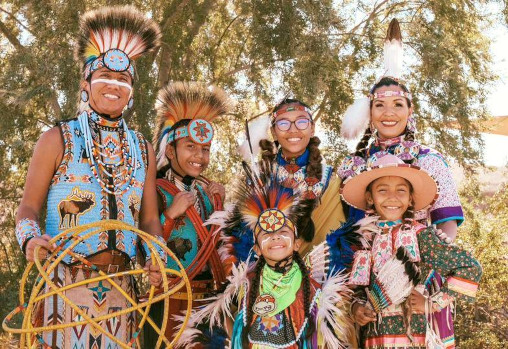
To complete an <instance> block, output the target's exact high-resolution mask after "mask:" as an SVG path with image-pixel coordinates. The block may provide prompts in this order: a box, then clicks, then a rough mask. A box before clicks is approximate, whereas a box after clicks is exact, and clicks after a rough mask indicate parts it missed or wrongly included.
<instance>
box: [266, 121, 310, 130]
mask: <svg viewBox="0 0 508 349" xmlns="http://www.w3.org/2000/svg"><path fill="white" fill-rule="evenodd" d="M311 122H312V120H310V119H307V118H301V119H296V120H295V121H289V120H287V119H281V120H277V121H275V126H276V127H277V129H278V130H279V131H289V129H290V128H291V124H295V127H296V129H297V130H300V131H303V130H306V129H308V128H309V125H310V124H311Z"/></svg>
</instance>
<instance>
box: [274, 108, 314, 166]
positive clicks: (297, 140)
mask: <svg viewBox="0 0 508 349" xmlns="http://www.w3.org/2000/svg"><path fill="white" fill-rule="evenodd" d="M277 123H282V125H280V126H282V127H280V128H282V129H285V127H284V126H286V127H287V123H291V124H290V125H289V126H290V127H289V129H288V130H287V131H282V130H281V129H279V126H277ZM306 123H307V128H306V129H304V130H299V129H298V127H299V128H304V127H305V124H306ZM284 124H286V125H284ZM297 125H298V127H297ZM271 130H272V135H273V138H274V139H275V140H277V141H278V142H279V144H280V146H281V147H282V155H284V157H285V158H287V159H292V158H296V157H298V156H300V155H302V154H303V153H304V152H305V149H306V148H307V146H308V145H309V141H310V138H311V137H312V136H314V123H313V122H312V121H311V119H310V116H309V114H307V113H306V112H305V111H301V110H293V111H289V112H286V113H283V114H281V115H278V116H277V118H276V119H275V123H274V125H273V126H272V128H271Z"/></svg>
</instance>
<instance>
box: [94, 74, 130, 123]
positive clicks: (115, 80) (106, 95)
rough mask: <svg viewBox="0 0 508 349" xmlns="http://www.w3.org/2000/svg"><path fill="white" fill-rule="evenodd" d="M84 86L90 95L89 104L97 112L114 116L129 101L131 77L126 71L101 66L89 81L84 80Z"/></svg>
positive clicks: (118, 113)
mask: <svg viewBox="0 0 508 349" xmlns="http://www.w3.org/2000/svg"><path fill="white" fill-rule="evenodd" d="M108 80H109V81H110V82H108ZM128 86H130V88H129V87H128ZM84 87H85V89H86V90H87V91H88V94H89V96H90V106H91V107H92V108H93V109H94V110H95V111H96V112H97V113H99V114H105V115H108V116H109V117H111V118H116V117H119V116H120V115H121V114H122V111H123V109H124V108H125V106H126V105H127V103H128V102H129V98H130V97H131V93H132V78H131V76H130V75H129V73H128V72H113V71H111V70H109V69H107V68H101V69H99V70H97V71H95V72H94V73H93V74H92V78H91V81H90V83H88V82H84Z"/></svg>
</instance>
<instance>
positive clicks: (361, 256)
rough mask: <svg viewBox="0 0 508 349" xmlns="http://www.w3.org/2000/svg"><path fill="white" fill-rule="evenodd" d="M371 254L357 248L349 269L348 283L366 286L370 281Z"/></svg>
mask: <svg viewBox="0 0 508 349" xmlns="http://www.w3.org/2000/svg"><path fill="white" fill-rule="evenodd" d="M371 261H372V255H371V252H370V251H367V250H359V251H356V252H355V256H354V262H353V268H352V269H351V276H350V278H349V283H350V284H351V285H362V286H366V285H368V284H369V282H370V268H371V265H372V263H371Z"/></svg>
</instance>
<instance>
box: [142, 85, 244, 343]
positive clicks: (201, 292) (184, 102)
mask: <svg viewBox="0 0 508 349" xmlns="http://www.w3.org/2000/svg"><path fill="white" fill-rule="evenodd" d="M156 108H157V113H158V115H157V121H156V132H155V135H154V145H155V152H156V154H157V177H158V179H157V194H158V195H157V197H158V206H159V207H158V212H159V215H160V219H161V222H162V224H163V235H164V239H165V240H166V242H167V245H168V247H169V248H170V249H172V250H173V252H174V253H175V254H176V255H178V256H179V258H180V261H181V262H182V264H183V266H184V267H185V268H186V272H187V275H188V277H189V279H190V281H191V285H192V295H193V300H192V301H193V306H196V307H197V306H200V305H202V304H203V302H202V299H203V298H205V295H207V294H210V293H211V292H213V291H216V290H217V289H219V287H221V285H222V284H223V283H224V281H225V280H226V275H227V273H228V270H230V269H231V266H232V264H233V263H234V262H235V261H236V259H235V258H234V257H233V255H232V253H231V251H232V250H231V248H232V246H231V245H230V244H228V243H227V241H226V240H227V239H225V238H224V237H223V236H222V235H221V233H220V231H219V230H218V228H217V227H216V226H211V227H205V226H204V225H203V222H205V221H206V220H207V219H208V218H209V217H210V215H211V214H212V213H213V212H214V211H216V210H221V209H222V203H223V201H224V198H225V190H224V187H223V186H222V185H220V184H219V183H215V182H211V181H209V180H207V179H206V178H204V177H203V176H202V175H201V174H202V173H203V171H204V170H205V169H206V168H207V166H208V164H209V161H210V147H211V142H212V139H213V135H214V129H213V127H212V125H211V122H213V120H214V119H215V118H217V117H219V116H221V115H224V114H226V113H227V112H228V111H229V108H230V101H229V99H228V98H227V97H226V95H225V93H224V91H222V90H221V89H219V88H217V87H214V86H211V87H208V86H206V85H204V84H200V83H195V82H175V83H170V84H169V85H168V86H166V87H164V88H163V89H162V90H161V91H160V92H159V96H158V104H157V106H156ZM167 266H168V267H169V268H173V269H175V268H176V265H175V264H174V262H173V261H170V262H168V265H167ZM175 281H176V279H175ZM186 304H187V294H186V292H185V291H181V292H177V293H176V294H174V295H173V296H172V299H171V300H170V305H169V307H170V311H169V316H170V318H169V319H168V325H167V327H166V337H167V338H169V339H171V338H172V336H173V334H174V333H176V331H175V330H174V328H175V326H176V325H177V324H178V321H176V320H175V318H174V317H175V316H177V315H180V313H181V311H182V310H184V309H186ZM161 311H162V307H161V306H160V305H158V304H156V305H155V306H154V307H153V308H152V309H151V312H150V314H151V316H153V317H156V318H157V317H158V318H159V320H160V322H162V318H161V317H162V313H161ZM156 339H157V336H156V335H155V333H154V332H153V330H152V329H151V327H150V328H148V329H145V345H146V346H147V348H149V347H151V344H153V343H155V340H156Z"/></svg>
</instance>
